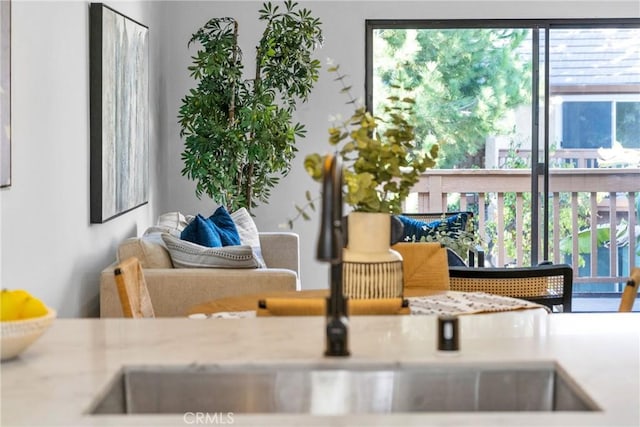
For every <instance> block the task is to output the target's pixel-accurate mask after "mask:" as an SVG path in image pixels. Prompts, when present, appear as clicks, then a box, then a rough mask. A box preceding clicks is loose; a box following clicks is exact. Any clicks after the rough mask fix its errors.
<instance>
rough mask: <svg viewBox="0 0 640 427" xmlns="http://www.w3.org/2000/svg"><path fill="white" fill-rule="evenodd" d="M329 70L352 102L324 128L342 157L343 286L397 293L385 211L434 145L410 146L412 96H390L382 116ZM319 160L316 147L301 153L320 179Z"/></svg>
mask: <svg viewBox="0 0 640 427" xmlns="http://www.w3.org/2000/svg"><path fill="white" fill-rule="evenodd" d="M329 71H330V72H333V73H336V74H337V78H336V80H337V81H339V82H340V83H341V85H342V92H343V93H346V94H347V95H348V97H349V102H348V103H349V104H352V105H356V108H355V111H354V113H353V115H352V116H351V117H349V118H348V119H347V120H345V121H344V122H341V123H337V124H335V125H334V126H332V127H331V128H330V129H329V144H330V146H331V147H332V148H333V149H334V150H335V152H336V155H337V156H339V157H340V158H341V160H342V165H343V178H344V193H343V199H344V202H345V203H346V204H347V205H349V206H350V207H351V209H352V212H351V213H349V215H348V219H347V221H348V227H347V229H348V239H347V240H348V244H347V247H346V248H345V249H344V251H343V262H344V266H345V267H344V269H345V271H344V278H343V280H344V285H345V291H346V292H347V293H348V294H349V295H350V296H352V297H365V298H366V297H371V296H373V295H371V293H370V291H371V290H372V289H375V290H374V291H373V292H374V293H375V296H397V294H398V293H399V294H401V292H402V265H401V260H402V257H400V255H399V254H398V253H397V252H395V251H393V250H391V249H390V247H389V246H390V240H391V239H390V233H391V231H390V230H391V215H392V214H399V213H400V212H401V209H402V204H403V202H404V200H405V199H406V198H407V196H408V195H409V192H410V191H411V188H412V187H413V186H414V185H415V184H416V183H417V182H418V180H419V177H420V174H421V173H422V172H424V171H425V170H426V169H427V168H430V167H433V166H434V165H435V159H436V157H437V155H438V145H433V146H432V147H430V149H429V151H428V152H425V151H423V150H420V149H417V147H416V146H415V141H414V137H415V134H414V127H413V125H412V123H411V120H412V115H413V99H412V98H410V97H402V96H392V97H390V98H389V99H388V104H387V105H386V106H385V107H384V117H382V118H380V117H375V116H373V115H372V114H371V113H370V112H369V111H367V109H366V108H365V107H363V106H357V103H356V101H355V99H354V98H353V97H352V96H351V94H350V87H349V86H347V85H346V83H345V76H344V75H342V74H341V73H340V71H339V68H338V67H337V66H333V67H330V68H329ZM398 89H399V91H400V89H401V88H398ZM323 160H324V156H323V155H321V154H319V153H313V154H310V155H308V156H307V157H306V158H305V161H304V165H305V169H306V171H307V173H309V175H311V177H312V178H314V179H315V180H321V179H322V173H323V172H322V171H323V169H322V164H323ZM365 282H366V286H365V285H364V284H363V283H365ZM356 289H358V290H359V291H356Z"/></svg>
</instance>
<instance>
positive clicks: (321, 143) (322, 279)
mask: <svg viewBox="0 0 640 427" xmlns="http://www.w3.org/2000/svg"><path fill="white" fill-rule="evenodd" d="M261 4H262V2H249V1H244V2H194V3H185V2H180V3H175V2H172V3H165V4H163V8H164V14H163V15H164V17H165V18H167V19H168V20H170V21H168V22H172V25H171V28H167V31H166V32H164V33H163V34H164V35H165V36H166V37H167V38H165V42H164V44H163V46H164V47H165V48H166V49H168V51H169V52H170V55H167V56H165V58H166V59H167V62H166V63H165V65H164V69H165V71H166V78H165V82H164V83H165V86H163V89H166V90H165V91H163V93H164V94H165V95H166V97H167V98H166V105H167V111H166V113H167V116H166V119H165V121H164V124H166V125H167V128H166V135H167V139H166V140H165V141H164V143H166V144H167V146H166V151H163V155H166V156H167V157H166V158H164V159H163V162H165V163H166V165H167V175H166V178H167V179H168V181H169V182H168V186H167V187H165V188H167V193H166V194H167V198H166V199H163V200H162V202H163V203H162V204H161V210H174V209H180V210H184V211H187V212H191V213H194V212H201V213H209V212H212V211H213V207H214V206H213V205H212V203H211V201H207V200H202V201H198V200H197V199H196V198H195V196H194V188H195V186H194V184H193V183H192V182H190V181H187V180H186V179H185V178H183V177H182V176H181V175H180V169H181V168H182V164H181V162H180V161H177V159H179V158H180V153H181V151H182V146H181V142H180V140H179V138H178V131H179V130H178V126H177V124H176V120H175V117H176V112H177V110H178V108H179V106H180V98H181V97H182V96H183V95H184V94H185V93H186V92H187V91H188V89H189V88H190V87H192V86H194V83H193V81H191V80H190V79H189V78H188V74H187V72H186V67H187V66H188V65H189V62H190V58H189V57H190V55H192V54H193V53H195V51H196V49H195V48H192V49H191V50H189V51H187V49H186V48H185V45H186V41H187V40H188V38H189V36H190V35H191V34H192V33H193V32H195V31H196V29H197V28H199V26H201V25H202V24H203V23H204V22H205V21H206V20H207V19H208V18H212V17H218V16H234V17H236V18H237V19H238V21H239V28H240V36H241V39H240V41H241V47H242V50H243V53H244V57H245V59H252V57H253V52H254V50H253V49H254V47H255V45H256V44H257V41H258V39H259V36H260V32H261V31H262V28H263V27H262V26H261V25H260V24H259V21H258V19H257V16H258V15H257V11H258V9H259V8H260V5H261ZM301 4H302V5H304V6H305V7H307V8H309V9H310V10H311V11H312V12H313V14H314V15H315V16H317V17H319V18H320V20H321V21H322V22H323V24H324V25H323V31H324V35H325V44H324V46H323V48H322V49H321V50H320V51H319V52H318V58H319V59H321V61H322V62H323V64H324V63H325V62H326V61H325V59H326V58H327V57H329V58H332V59H334V60H335V62H336V63H338V64H340V68H341V70H342V71H343V72H345V73H347V74H349V76H350V78H351V83H352V84H353V87H354V91H355V94H356V96H362V97H364V73H365V63H364V62H365V50H364V48H365V42H364V37H365V19H393V18H396V19H402V18H405V19H421V18H424V19H452V18H458V19H467V18H469V19H470V18H487V19H488V18H504V19H507V18H509V19H518V18H592V17H597V18H604V17H639V16H640V4H639V3H638V2H637V1H636V0H633V1H620V2H615V1H606V2H602V1H572V2H567V1H547V2H542V1H524V0H521V1H517V0H516V1H513V0H512V1H493V2H491V1H409V2H396V1H305V2H301ZM176 16H180V18H181V19H179V20H177V19H173V17H176ZM256 24H257V25H256ZM167 27H169V26H167ZM245 70H248V71H250V70H253V64H252V62H250V61H248V62H247V63H246V65H245ZM332 79H333V76H332V75H328V74H327V73H326V72H324V71H323V72H322V75H321V78H320V80H319V81H318V83H317V85H316V87H315V89H314V91H313V92H312V94H311V97H310V100H309V102H308V103H307V104H303V105H301V106H300V107H299V108H298V111H297V115H296V118H297V120H299V121H300V122H302V123H304V124H305V126H306V127H307V130H308V133H307V137H306V138H305V139H303V140H301V141H300V142H299V144H298V148H299V153H298V157H297V158H296V160H295V161H294V163H293V168H292V171H291V173H290V174H289V176H288V177H286V178H285V179H284V180H283V181H282V182H281V184H280V185H279V186H278V187H277V188H276V189H275V191H274V192H273V195H272V197H271V200H270V203H269V205H265V206H261V207H259V208H258V209H256V210H255V211H254V214H255V215H256V218H255V220H256V223H257V224H258V228H259V229H261V230H269V231H273V230H278V226H279V224H281V223H283V222H285V221H286V220H287V218H289V217H291V216H292V215H294V213H295V209H294V202H297V203H299V204H302V203H304V192H305V191H306V190H311V191H312V193H314V194H315V193H317V190H318V189H319V186H318V184H316V183H315V182H314V181H312V180H311V179H310V178H309V177H308V176H307V174H306V173H305V172H304V169H303V167H302V162H303V159H304V156H305V155H306V154H308V153H311V152H314V151H318V152H328V151H329V150H328V143H327V129H328V126H329V122H328V117H329V116H330V115H334V114H336V113H341V114H342V115H343V117H347V116H348V114H349V113H350V110H349V109H348V108H347V107H346V106H345V105H344V101H345V98H344V97H343V96H341V95H340V94H339V93H338V86H337V84H336V82H334V81H332ZM318 227H319V223H318V221H317V215H316V216H315V217H314V220H313V221H310V222H305V221H298V222H297V223H296V225H295V228H294V231H295V232H297V233H299V234H300V239H301V257H302V258H301V264H302V273H301V279H302V286H303V288H305V289H312V288H322V287H326V286H327V284H328V273H327V271H328V269H327V266H326V265H323V264H320V263H318V262H316V261H315V259H314V258H315V255H314V254H315V244H316V236H317V231H318Z"/></svg>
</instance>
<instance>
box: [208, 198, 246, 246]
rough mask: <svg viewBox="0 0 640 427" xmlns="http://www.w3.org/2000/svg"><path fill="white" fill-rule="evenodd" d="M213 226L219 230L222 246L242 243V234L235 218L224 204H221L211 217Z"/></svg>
mask: <svg viewBox="0 0 640 427" xmlns="http://www.w3.org/2000/svg"><path fill="white" fill-rule="evenodd" d="M209 221H210V222H211V223H212V225H213V228H214V229H215V230H216V231H217V232H218V235H219V236H220V241H221V242H222V246H237V245H239V244H240V235H239V234H238V229H237V228H236V224H235V223H234V222H233V219H232V218H231V216H230V215H229V212H227V209H226V208H225V207H224V206H220V207H219V208H218V209H216V211H215V212H214V213H213V215H211V216H210V217H209Z"/></svg>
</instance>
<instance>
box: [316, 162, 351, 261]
mask: <svg viewBox="0 0 640 427" xmlns="http://www.w3.org/2000/svg"><path fill="white" fill-rule="evenodd" d="M343 245H344V243H343V238H342V165H341V162H340V158H339V157H338V156H337V155H331V154H328V155H327V156H325V158H324V163H323V178H322V214H321V223H320V235H319V236H318V248H317V258H318V260H320V261H326V262H330V263H336V262H341V261H342V247H343Z"/></svg>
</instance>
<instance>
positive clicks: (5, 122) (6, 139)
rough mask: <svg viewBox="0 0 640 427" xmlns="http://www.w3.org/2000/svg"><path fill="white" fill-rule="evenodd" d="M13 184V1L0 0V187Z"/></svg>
mask: <svg viewBox="0 0 640 427" xmlns="http://www.w3.org/2000/svg"><path fill="white" fill-rule="evenodd" d="M10 186H11V1H10V0H2V1H0V188H4V187H10Z"/></svg>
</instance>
